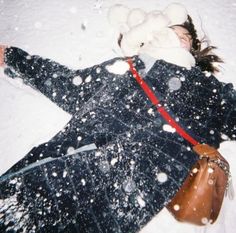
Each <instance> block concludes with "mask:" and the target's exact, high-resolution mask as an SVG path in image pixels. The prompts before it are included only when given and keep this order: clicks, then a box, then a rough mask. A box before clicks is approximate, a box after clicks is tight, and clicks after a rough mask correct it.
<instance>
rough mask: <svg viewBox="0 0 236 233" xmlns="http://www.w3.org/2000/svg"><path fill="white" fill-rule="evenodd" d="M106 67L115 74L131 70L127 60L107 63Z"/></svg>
mask: <svg viewBox="0 0 236 233" xmlns="http://www.w3.org/2000/svg"><path fill="white" fill-rule="evenodd" d="M106 69H107V70H108V71H109V72H110V73H113V74H120V75H122V74H125V73H126V72H127V71H128V70H129V65H128V63H127V62H126V61H120V60H119V61H116V62H114V63H113V64H112V65H107V66H106Z"/></svg>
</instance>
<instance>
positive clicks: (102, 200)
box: [0, 14, 236, 233]
mask: <svg viewBox="0 0 236 233" xmlns="http://www.w3.org/2000/svg"><path fill="white" fill-rule="evenodd" d="M169 16H171V15H169ZM184 16H185V17H184V21H182V22H178V21H176V20H174V21H172V22H168V27H165V25H166V22H164V23H163V25H164V26H163V27H162V28H160V29H161V30H159V31H158V32H155V38H154V39H153V38H152V39H149V38H144V40H142V38H141V39H140V37H136V36H137V35H140V34H139V33H137V31H138V30H139V29H140V28H139V29H137V28H138V26H141V28H142V29H143V26H144V25H145V23H147V22H149V21H148V19H145V20H144V21H142V22H140V25H133V27H132V30H128V31H126V32H122V34H123V42H122V40H121V48H122V50H123V51H124V53H125V54H127V55H134V54H140V56H133V57H132V61H133V64H134V65H135V68H136V69H137V71H138V72H139V73H140V74H142V75H143V78H144V79H145V80H146V82H148V84H149V85H150V86H151V87H152V88H153V89H154V90H155V92H156V94H157V95H158V96H159V97H160V98H161V101H162V104H163V105H164V106H165V108H166V109H167V110H168V111H170V112H171V114H172V115H173V116H174V117H175V119H178V122H179V123H180V124H181V125H182V126H183V127H185V129H186V130H187V131H188V132H189V133H190V134H192V135H193V136H194V137H195V138H196V139H197V140H198V141H199V142H201V143H208V144H210V145H212V146H214V147H216V148H218V147H219V144H220V143H221V142H222V141H223V140H230V139H231V140H234V139H235V135H236V132H235V131H236V127H235V126H236V118H235V116H236V114H235V109H236V108H235V105H236V101H235V98H236V95H235V91H234V89H233V87H232V85H231V84H223V83H221V82H219V81H218V80H217V79H216V78H215V77H214V76H213V75H211V74H210V73H205V72H203V71H210V72H212V71H217V70H216V68H215V67H214V66H213V62H215V61H220V59H219V58H218V57H217V56H214V55H211V54H209V52H210V50H211V47H209V48H207V49H205V50H202V49H201V43H200V41H199V40H198V38H197V35H196V31H195V29H194V26H193V24H192V22H191V18H190V17H187V14H186V15H184ZM131 18H132V17H131ZM149 19H150V17H149ZM158 20H160V18H159V19H158ZM131 21H132V20H131ZM159 22H160V21H159ZM157 27H160V24H158V25H157ZM148 30H150V28H149V29H148ZM172 32H173V33H172ZM133 35H135V37H133ZM145 35H147V34H145ZM158 35H159V36H158ZM163 35H170V37H168V38H173V40H174V42H173V44H174V45H175V47H174V48H176V51H178V54H179V55H180V54H182V55H183V56H181V57H177V61H176V62H174V60H172V61H170V60H169V58H171V49H169V48H167V47H165V46H164V45H163V43H164V42H165V41H166V40H163ZM174 35H175V36H174ZM133 38H135V39H137V41H136V42H135V41H134V40H133ZM158 38H159V40H157V39H158ZM178 38H180V40H177V39H178ZM176 41H178V43H179V47H176ZM130 42H131V43H130ZM134 42H135V43H134ZM137 42H138V43H137ZM132 44H134V46H132ZM151 48H154V49H151ZM134 49H136V50H134ZM158 49H159V51H160V54H162V57H161V58H160V57H156V56H159V55H158V53H152V52H153V51H158ZM173 50H174V49H173ZM188 50H190V52H191V53H189V52H188ZM0 51H1V53H0V64H1V65H2V66H3V65H4V66H5V72H6V73H7V74H8V75H9V76H10V77H12V78H15V77H20V78H22V79H23V81H24V82H25V83H27V84H29V85H30V86H32V87H33V88H35V89H37V90H39V91H40V92H42V93H43V94H45V95H46V96H47V97H48V98H50V99H51V100H52V101H53V102H55V103H56V104H57V105H58V106H60V107H61V108H62V109H64V110H65V111H67V112H69V113H70V114H72V115H73V117H72V119H71V120H70V122H69V123H68V124H67V125H66V126H65V127H64V128H63V129H62V130H61V131H60V132H59V133H58V134H57V135H55V136H54V137H53V138H52V139H51V140H50V141H48V142H46V143H43V144H41V145H39V146H38V147H35V148H33V149H32V150H31V151H30V152H29V153H28V154H27V155H26V156H25V157H24V158H23V159H22V160H21V161H19V162H18V163H17V164H15V165H14V166H13V167H12V168H10V169H9V170H8V171H7V172H6V173H5V174H3V175H2V176H1V177H0V183H1V185H0V229H1V231H3V232H10V231H12V230H13V229H14V230H15V231H17V230H18V231H20V230H23V229H24V230H25V231H26V232H30V231H36V232H83V233H84V232H116V233H117V232H124V233H126V232H137V231H139V230H140V229H141V228H142V227H143V226H144V225H145V224H147V223H148V222H149V221H150V220H151V219H152V218H153V216H155V215H156V214H157V213H158V212H159V211H160V210H161V209H162V208H163V207H164V206H165V205H166V204H167V203H168V202H169V201H170V200H171V198H172V197H173V196H174V195H175V193H176V192H177V190H178V189H179V188H180V186H181V185H182V183H183V181H184V179H185V178H186V176H187V175H188V173H189V171H190V169H191V167H192V165H193V164H194V163H195V161H196V160H197V158H198V155H197V154H195V152H194V151H192V149H191V147H190V144H189V143H188V142H187V141H185V140H184V139H183V138H182V137H180V136H179V135H178V134H177V133H176V132H175V131H174V130H173V129H171V128H170V127H169V125H168V124H167V123H166V122H165V121H164V120H163V119H162V118H161V116H160V115H159V114H158V113H157V112H156V111H155V108H154V107H153V106H152V104H151V103H150V101H149V100H148V99H147V97H146V96H145V94H144V93H143V91H142V90H141V89H140V87H139V85H138V84H137V83H136V80H135V79H134V78H133V76H132V73H131V72H130V71H129V67H128V65H127V63H126V58H114V59H111V60H109V61H106V62H104V63H102V64H99V65H95V66H93V67H90V68H86V69H83V70H71V69H68V68H67V67H65V66H62V65H60V64H58V63H56V62H53V61H51V60H49V59H43V58H41V57H38V56H31V55H29V54H28V53H26V52H25V51H23V50H21V49H19V48H15V47H4V46H2V47H1V50H0ZM176 51H175V54H176ZM191 54H192V55H193V56H192V55H191ZM185 55H187V57H185ZM191 56H192V57H193V58H194V60H192V58H191ZM190 58H191V59H190ZM174 59H175V60H176V58H174ZM193 61H194V62H193ZM178 62H181V64H182V66H181V65H180V64H179V63H178ZM174 63H175V64H174ZM177 63H178V64H177ZM194 63H195V65H194ZM176 64H177V65H176ZM192 66H193V67H192ZM117 67H118V68H119V69H118V70H117Z"/></svg>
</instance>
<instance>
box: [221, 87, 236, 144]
mask: <svg viewBox="0 0 236 233" xmlns="http://www.w3.org/2000/svg"><path fill="white" fill-rule="evenodd" d="M220 114H221V118H222V129H221V133H222V139H223V140H226V139H230V140H236V90H235V89H234V88H233V85H232V84H231V83H229V84H224V85H223V87H222V94H221V103H220Z"/></svg>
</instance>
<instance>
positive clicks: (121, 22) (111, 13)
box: [107, 4, 130, 31]
mask: <svg viewBox="0 0 236 233" xmlns="http://www.w3.org/2000/svg"><path fill="white" fill-rule="evenodd" d="M129 12H130V10H129V8H128V7H126V6H124V5H122V4H116V5H114V6H112V7H110V9H109V10H108V14H107V17H108V21H109V23H110V24H111V25H112V26H113V27H115V28H117V29H120V30H121V31H122V30H123V28H125V27H127V18H128V15H129Z"/></svg>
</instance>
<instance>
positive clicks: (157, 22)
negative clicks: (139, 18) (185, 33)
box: [145, 11, 170, 31]
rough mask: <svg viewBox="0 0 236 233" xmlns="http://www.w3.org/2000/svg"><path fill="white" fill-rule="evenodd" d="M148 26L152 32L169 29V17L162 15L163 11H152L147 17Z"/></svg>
mask: <svg viewBox="0 0 236 233" xmlns="http://www.w3.org/2000/svg"><path fill="white" fill-rule="evenodd" d="M145 22H146V25H147V27H149V28H150V31H159V30H162V29H163V28H164V27H167V26H168V25H169V23H170V21H169V19H168V17H166V15H164V14H162V12H161V11H151V12H150V13H148V15H147V17H146V20H145Z"/></svg>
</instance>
